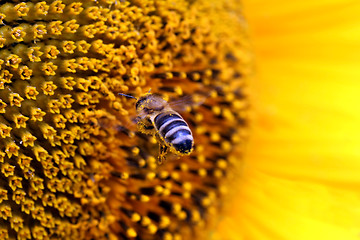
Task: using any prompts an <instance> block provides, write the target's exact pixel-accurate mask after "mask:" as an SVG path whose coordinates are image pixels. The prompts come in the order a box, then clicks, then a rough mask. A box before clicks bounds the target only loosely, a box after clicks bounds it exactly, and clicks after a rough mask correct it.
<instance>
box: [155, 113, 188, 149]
mask: <svg viewBox="0 0 360 240" xmlns="http://www.w3.org/2000/svg"><path fill="white" fill-rule="evenodd" d="M154 124H155V127H156V129H157V130H158V131H159V134H160V136H161V137H162V138H164V140H165V141H166V142H167V143H169V144H170V145H172V146H173V147H174V148H175V150H176V151H178V152H179V153H181V154H188V153H190V152H191V150H192V148H193V142H194V139H193V136H192V134H191V130H190V128H189V126H188V125H187V123H186V122H185V121H184V119H183V118H182V117H181V116H180V115H179V114H177V113H176V112H174V111H170V112H163V113H160V114H159V115H157V116H156V117H155V119H154Z"/></svg>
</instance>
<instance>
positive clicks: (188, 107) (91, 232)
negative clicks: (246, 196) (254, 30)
mask: <svg viewBox="0 0 360 240" xmlns="http://www.w3.org/2000/svg"><path fill="white" fill-rule="evenodd" d="M0 22H1V26H0V163H1V164H0V179H1V181H0V238H1V239H97V240H101V239H164V240H180V239H188V238H190V237H192V238H200V237H201V236H202V233H204V234H206V231H205V230H206V228H209V227H210V226H212V224H213V222H215V220H216V219H217V216H218V215H217V212H219V210H220V209H222V207H223V200H224V199H225V195H226V192H229V189H228V188H227V182H228V181H229V180H231V177H232V176H234V175H236V174H234V173H236V172H235V169H236V168H237V166H238V165H239V163H240V162H241V156H242V152H243V150H244V142H245V140H246V135H247V120H248V117H247V112H248V101H247V78H248V75H249V72H250V62H251V55H250V53H249V44H248V38H247V35H246V25H245V21H244V19H243V17H242V12H241V4H240V3H239V1H237V0H231V1H216V2H213V3H212V2H209V1H206V0H196V1H185V0H176V1H170V0H155V1H153V0H148V1H143V0H123V1H117V0H83V1H80V0H79V1H70V0H64V1H61V0H49V1H37V0H35V1H1V2H0ZM149 89H151V93H156V94H159V95H161V97H162V98H163V99H164V100H169V102H170V101H172V100H180V101H181V103H182V104H181V106H180V109H179V111H180V110H181V112H182V113H181V114H182V116H183V118H184V119H185V121H186V122H187V123H188V125H189V126H190V128H191V130H192V134H193V138H194V139H195V145H194V147H193V151H192V153H191V154H190V155H185V156H182V155H181V154H167V155H166V156H165V161H163V163H161V162H160V161H158V158H157V157H158V155H159V144H163V143H164V139H162V138H161V137H159V134H158V132H159V131H160V130H161V128H159V129H158V130H159V131H152V133H153V134H143V133H142V132H141V131H138V129H137V125H138V126H140V127H143V128H145V127H148V128H151V127H153V128H154V127H155V125H156V124H154V123H153V120H150V119H149V124H148V125H146V126H145V124H144V126H142V125H141V123H138V124H136V123H134V121H133V119H136V114H137V113H136V110H135V106H136V104H135V102H134V101H133V99H131V98H126V97H125V96H126V95H127V96H130V95H131V96H133V97H141V96H143V95H146V94H147V93H148V92H149ZM119 93H121V94H119ZM124 94H125V95H124ZM159 121H160V120H159ZM155 122H156V120H155ZM167 127H168V126H166V128H167ZM143 130H144V129H143ZM175 130H176V128H175V127H174V128H173V129H172V131H173V132H176V133H177V131H175ZM164 131H165V126H164ZM182 133H183V132H182ZM169 135H170V136H168V137H169V138H171V137H172V136H174V135H175V133H173V134H169ZM175 136H176V135H175ZM168 147H169V146H168ZM170 147H171V146H170ZM175 153H176V152H175ZM162 155H163V154H161V156H162ZM160 159H162V158H160ZM203 236H204V235H203ZM205 236H206V235H205Z"/></svg>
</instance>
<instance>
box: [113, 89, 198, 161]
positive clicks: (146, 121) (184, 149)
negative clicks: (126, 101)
mask: <svg viewBox="0 0 360 240" xmlns="http://www.w3.org/2000/svg"><path fill="white" fill-rule="evenodd" d="M119 95H123V96H126V97H131V98H135V97H133V96H129V95H126V94H122V93H119ZM135 99H136V100H137V101H136V103H135V107H136V112H137V119H136V120H137V124H138V129H139V130H140V131H141V132H142V133H144V134H148V135H154V136H156V137H157V139H158V140H159V143H160V150H159V151H160V153H159V158H158V161H159V163H162V162H163V160H164V159H165V155H166V154H167V152H168V151H169V150H170V151H171V152H173V153H175V154H176V155H180V156H182V155H188V154H190V153H191V152H192V150H193V147H194V138H193V135H192V133H191V130H190V128H189V126H188V124H187V123H186V122H185V120H184V119H183V118H182V117H181V115H180V114H179V113H178V112H176V111H175V110H173V109H172V107H171V106H170V104H169V103H168V102H167V101H166V100H164V99H163V98H162V97H161V96H159V95H156V94H151V93H147V94H145V95H144V96H142V97H140V98H139V99H137V98H135Z"/></svg>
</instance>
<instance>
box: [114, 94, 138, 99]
mask: <svg viewBox="0 0 360 240" xmlns="http://www.w3.org/2000/svg"><path fill="white" fill-rule="evenodd" d="M118 95H121V96H124V97H128V98H135V99H136V100H137V98H136V97H133V96H130V95H127V94H124V93H118Z"/></svg>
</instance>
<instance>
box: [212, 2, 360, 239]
mask: <svg viewBox="0 0 360 240" xmlns="http://www.w3.org/2000/svg"><path fill="white" fill-rule="evenodd" d="M359 11H360V3H359V2H358V1H351V0H322V1H313V2H311V1H283V0H276V1H261V0H255V1H244V12H245V15H246V17H247V20H248V23H249V26H250V32H251V34H250V35H251V37H252V43H253V47H254V51H255V55H256V66H257V67H256V70H255V71H256V77H255V78H254V80H252V82H251V84H250V85H251V91H250V93H251V94H250V96H251V103H252V106H253V110H254V114H253V115H254V117H253V122H252V123H253V125H252V131H251V138H250V142H249V146H248V152H247V155H246V157H245V158H244V159H245V160H244V164H243V169H242V171H241V174H239V175H240V176H241V177H240V180H239V181H237V182H235V183H234V190H235V187H236V190H237V192H238V193H237V194H236V195H235V197H234V198H233V201H232V203H231V204H230V206H229V209H231V210H229V211H228V214H227V215H225V216H224V217H223V219H222V221H221V224H220V225H219V228H218V230H217V232H216V235H214V239H277V240H278V239H292V240H293V239H359V237H360V225H359V223H360V193H359V189H360V188H359V187H360V178H359V176H360V175H359V172H360V164H359V163H360V162H359V157H360V152H359V145H360V125H359V122H360V111H359V107H358V105H359V102H360V94H359V89H360V86H359V79H360V70H359V69H360V68H359V64H360V58H359V51H360V35H359V34H360V18H359V17H358V13H359Z"/></svg>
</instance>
